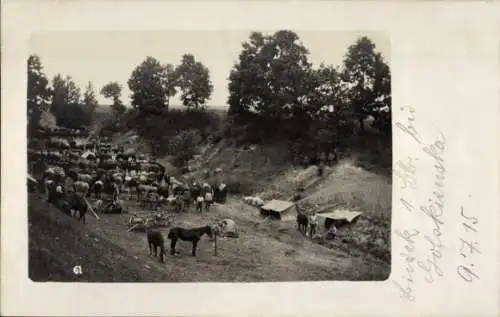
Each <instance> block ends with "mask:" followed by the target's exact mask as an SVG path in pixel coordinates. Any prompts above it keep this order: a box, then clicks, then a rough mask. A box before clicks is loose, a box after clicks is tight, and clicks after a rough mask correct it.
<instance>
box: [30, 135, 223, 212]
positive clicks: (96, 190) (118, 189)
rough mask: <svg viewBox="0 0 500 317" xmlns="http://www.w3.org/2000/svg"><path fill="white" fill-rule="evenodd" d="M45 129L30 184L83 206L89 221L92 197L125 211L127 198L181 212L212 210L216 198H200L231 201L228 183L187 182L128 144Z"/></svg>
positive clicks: (35, 144) (73, 206)
mask: <svg viewBox="0 0 500 317" xmlns="http://www.w3.org/2000/svg"><path fill="white" fill-rule="evenodd" d="M40 134H41V135H42V137H41V138H39V139H34V141H31V142H30V144H29V145H28V162H29V174H30V175H32V176H33V177H30V178H31V179H32V181H31V182H29V184H31V185H30V187H29V188H31V190H37V191H39V192H43V193H45V194H46V195H47V197H48V201H49V202H51V203H53V204H55V205H56V206H57V207H59V208H60V209H62V210H63V211H66V212H68V213H70V214H72V213H71V211H72V210H73V211H80V212H79V214H80V218H81V219H82V220H83V221H85V217H84V216H85V210H87V209H88V207H90V206H89V205H88V202H87V199H86V198H90V197H94V198H96V199H97V200H100V201H101V202H102V201H103V200H105V199H106V198H107V199H108V200H111V203H110V204H104V205H102V204H101V205H102V208H101V210H98V211H100V212H110V213H119V212H123V211H124V206H123V205H122V204H121V203H120V202H121V201H122V199H127V200H132V199H133V200H137V201H139V202H140V204H141V205H142V207H143V208H148V209H156V208H158V207H162V208H163V207H171V208H172V210H174V211H178V212H180V211H186V210H187V208H189V207H190V206H191V205H192V204H193V203H194V204H196V205H197V207H199V205H201V202H203V203H204V205H205V208H206V209H207V210H208V208H209V205H210V203H211V199H200V197H203V198H205V197H208V198H212V199H213V201H216V202H219V203H224V202H225V198H226V187H225V185H224V184H220V183H219V184H215V185H214V186H210V185H209V184H207V183H202V182H200V181H197V180H194V179H190V180H188V179H184V181H183V182H181V181H179V180H177V179H175V178H174V177H170V176H169V175H168V174H167V171H166V169H165V167H164V166H162V165H161V164H160V163H158V162H157V161H156V160H155V159H151V158H147V157H146V156H145V155H142V154H138V155H136V154H130V153H129V154H126V153H124V150H123V148H120V147H116V146H112V145H111V144H110V143H107V142H100V141H99V140H98V139H97V138H92V137H90V138H82V137H81V136H82V134H84V133H74V132H72V133H68V131H63V132H56V133H54V132H53V131H52V133H50V131H49V132H47V131H44V133H43V134H42V133H40ZM110 197H113V198H112V199H109V198H110ZM118 198H120V199H118ZM197 209H198V208H197ZM82 213H83V215H81V214H82Z"/></svg>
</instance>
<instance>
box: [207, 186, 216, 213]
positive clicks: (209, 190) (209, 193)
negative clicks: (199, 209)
mask: <svg viewBox="0 0 500 317" xmlns="http://www.w3.org/2000/svg"><path fill="white" fill-rule="evenodd" d="M213 199H214V193H213V190H212V188H211V187H208V188H207V189H206V192H205V210H206V211H207V212H208V211H209V210H210V205H212V202H213Z"/></svg>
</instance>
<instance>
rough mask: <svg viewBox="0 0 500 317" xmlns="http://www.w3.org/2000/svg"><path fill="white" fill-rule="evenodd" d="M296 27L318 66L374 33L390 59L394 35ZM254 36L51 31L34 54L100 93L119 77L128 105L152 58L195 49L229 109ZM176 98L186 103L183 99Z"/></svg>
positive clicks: (215, 100) (52, 70)
mask: <svg viewBox="0 0 500 317" xmlns="http://www.w3.org/2000/svg"><path fill="white" fill-rule="evenodd" d="M258 31H263V33H265V34H271V33H273V32H267V31H264V30H258ZM294 31H295V32H296V33H297V34H298V35H299V38H300V40H301V41H302V43H303V44H304V45H305V46H306V47H307V48H308V49H309V51H310V55H309V61H310V62H312V63H313V66H314V67H317V66H318V65H319V64H320V63H321V62H324V63H325V64H331V65H334V66H337V65H340V64H341V62H342V58H343V56H344V54H345V53H346V51H347V47H348V46H349V45H351V44H352V43H354V42H355V41H356V39H357V38H358V37H360V36H368V37H369V38H370V39H371V40H372V41H373V42H374V43H375V45H376V50H377V51H378V52H381V53H382V55H383V56H384V58H385V60H386V62H390V41H389V37H388V36H387V35H386V34H384V33H381V32H373V31H372V32H354V31H352V32H345V31H296V30H294ZM249 35H250V31H148V32H146V31H116V32H111V31H105V32H104V31H100V32H97V31H85V32H83V31H82V32H50V33H40V34H36V35H34V36H33V37H32V39H31V42H30V53H34V54H37V55H39V56H40V58H41V60H42V65H43V67H44V72H45V74H46V75H47V76H48V77H49V79H52V77H53V76H54V75H55V74H57V73H61V74H63V75H70V76H71V77H73V79H74V80H75V82H76V83H77V85H79V86H80V87H81V89H82V92H83V90H84V88H85V86H86V85H87V82H88V81H92V83H93V85H94V88H95V90H96V93H97V94H98V93H99V91H100V89H101V87H102V86H104V85H105V84H106V83H108V82H110V81H118V82H119V83H120V84H121V85H122V87H123V90H122V100H123V101H124V103H126V104H130V99H129V97H130V90H129V89H128V86H127V80H128V78H129V77H130V74H131V73H132V71H133V69H134V68H135V67H136V66H137V65H139V64H140V63H141V62H142V61H143V60H144V59H145V58H146V57H147V56H153V57H155V58H156V59H158V60H159V61H160V62H161V63H163V64H166V63H171V64H174V65H177V64H179V63H180V60H181V57H182V55H183V54H185V53H191V54H193V55H194V56H195V58H196V60H198V61H200V62H202V63H203V64H204V65H205V66H207V67H208V69H209V70H210V78H211V80H212V84H213V85H214V91H213V93H212V96H211V98H210V100H209V101H208V103H207V104H208V106H216V107H224V106H225V105H226V102H227V97H228V90H227V84H228V81H227V77H228V76H229V72H230V69H231V67H232V65H233V64H234V62H236V61H237V60H238V56H239V53H240V52H241V49H242V47H241V43H242V42H244V41H246V40H247V39H248V37H249ZM179 95H180V94H178V96H179ZM98 100H99V103H100V104H110V103H111V101H107V100H105V99H104V98H103V97H102V96H101V95H98ZM172 102H173V103H174V104H180V101H179V100H178V98H175V99H174V100H172Z"/></svg>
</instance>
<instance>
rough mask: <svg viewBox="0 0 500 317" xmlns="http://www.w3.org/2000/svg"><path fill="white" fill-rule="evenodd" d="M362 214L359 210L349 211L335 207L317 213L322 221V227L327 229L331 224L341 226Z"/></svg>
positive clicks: (353, 220)
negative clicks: (328, 210) (331, 209)
mask: <svg viewBox="0 0 500 317" xmlns="http://www.w3.org/2000/svg"><path fill="white" fill-rule="evenodd" d="M361 214H362V212H359V211H351V210H347V209H335V210H333V211H330V212H325V213H320V214H317V215H318V218H319V219H320V221H322V222H323V223H324V228H325V229H326V230H328V229H329V228H330V227H331V226H332V225H333V224H334V225H335V227H337V228H339V227H343V226H345V225H348V224H351V223H353V222H355V221H356V220H357V219H358V217H359V216H360V215H361Z"/></svg>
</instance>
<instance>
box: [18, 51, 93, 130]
mask: <svg viewBox="0 0 500 317" xmlns="http://www.w3.org/2000/svg"><path fill="white" fill-rule="evenodd" d="M27 77H28V86H27V110H28V124H29V126H30V127H31V128H35V127H36V126H38V125H39V123H40V118H41V116H42V114H43V113H47V112H50V113H51V114H53V115H54V117H55V119H56V123H57V125H59V126H63V127H68V128H79V127H81V126H84V125H88V124H90V123H91V120H92V114H93V112H94V110H95V107H96V106H97V100H96V98H95V92H94V91H93V87H92V83H90V82H89V84H88V85H87V87H86V90H85V92H84V94H83V98H82V93H81V90H80V88H79V87H78V85H77V84H76V83H75V81H74V80H73V78H72V77H71V76H63V75H61V74H57V75H55V76H54V77H53V78H52V80H51V81H49V79H48V78H47V76H46V75H45V73H44V72H43V66H42V62H41V60H40V57H39V56H37V55H30V56H29V57H28V73H27Z"/></svg>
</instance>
